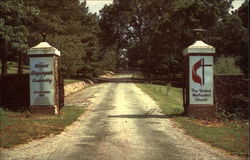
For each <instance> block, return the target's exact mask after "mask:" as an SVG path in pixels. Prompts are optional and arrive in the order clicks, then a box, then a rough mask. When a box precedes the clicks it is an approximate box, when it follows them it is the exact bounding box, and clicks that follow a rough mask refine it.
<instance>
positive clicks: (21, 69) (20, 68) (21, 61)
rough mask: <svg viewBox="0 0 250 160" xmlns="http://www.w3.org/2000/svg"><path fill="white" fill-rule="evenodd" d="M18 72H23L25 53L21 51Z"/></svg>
mask: <svg viewBox="0 0 250 160" xmlns="http://www.w3.org/2000/svg"><path fill="white" fill-rule="evenodd" d="M17 74H23V53H21V52H20V53H19V57H18V72H17Z"/></svg>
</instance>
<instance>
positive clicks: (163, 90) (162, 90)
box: [136, 83, 184, 115]
mask: <svg viewBox="0 0 250 160" xmlns="http://www.w3.org/2000/svg"><path fill="white" fill-rule="evenodd" d="M136 85H137V86H138V87H139V88H141V89H142V91H144V92H145V93H147V94H148V95H149V96H150V97H152V98H153V99H154V100H155V101H156V102H157V103H158V105H159V107H160V108H161V110H162V113H164V114H166V115H171V114H181V113H183V111H184V109H183V105H182V90H181V89H180V88H174V87H169V86H162V85H149V84H142V83H138V84H136Z"/></svg>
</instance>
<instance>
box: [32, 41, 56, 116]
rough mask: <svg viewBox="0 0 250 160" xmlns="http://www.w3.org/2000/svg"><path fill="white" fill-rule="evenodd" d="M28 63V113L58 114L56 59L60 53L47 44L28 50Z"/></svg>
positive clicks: (42, 43)
mask: <svg viewBox="0 0 250 160" xmlns="http://www.w3.org/2000/svg"><path fill="white" fill-rule="evenodd" d="M28 56H29V63H30V111H31V112H32V113H41V114H58V113H59V76H58V58H59V57H60V51H59V50H57V49H56V48H55V47H53V46H51V45H50V44H48V43H47V42H41V43H39V44H38V45H37V46H34V47H32V48H30V49H29V50H28Z"/></svg>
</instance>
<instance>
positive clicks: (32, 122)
mask: <svg viewBox="0 0 250 160" xmlns="http://www.w3.org/2000/svg"><path fill="white" fill-rule="evenodd" d="M82 113H84V107H76V106H65V107H64V108H63V109H62V111H61V114H60V115H56V116H53V115H35V114H28V113H18V112H9V111H5V110H3V109H1V108H0V122H1V124H0V133H1V134H0V147H3V148H10V147H13V146H15V145H17V144H22V143H26V142H28V141H30V140H32V139H38V138H42V137H45V136H47V135H49V134H58V133H60V132H61V131H63V130H64V128H65V127H66V126H68V125H70V124H71V123H73V122H74V121H76V120H77V118H78V117H79V116H80V115H81V114H82Z"/></svg>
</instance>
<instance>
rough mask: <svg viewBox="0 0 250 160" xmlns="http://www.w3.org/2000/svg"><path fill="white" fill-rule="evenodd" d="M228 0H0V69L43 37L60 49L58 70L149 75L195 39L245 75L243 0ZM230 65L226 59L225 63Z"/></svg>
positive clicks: (170, 71)
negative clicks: (89, 2)
mask: <svg viewBox="0 0 250 160" xmlns="http://www.w3.org/2000/svg"><path fill="white" fill-rule="evenodd" d="M231 4H232V0H115V1H114V3H113V4H111V5H106V6H104V8H103V9H102V10H101V11H100V14H99V15H97V14H93V13H90V12H89V11H88V7H87V6H86V1H84V2H80V1H79V0H1V1H0V53H1V56H0V60H1V63H2V64H1V65H2V67H1V73H2V74H7V68H8V65H7V62H8V61H14V62H17V64H18V74H22V73H23V66H24V65H27V64H28V57H27V50H28V49H29V48H30V47H33V46H35V45H36V44H38V43H39V42H41V41H42V40H43V38H42V34H43V33H45V34H46V35H47V36H46V41H47V42H48V43H50V44H51V45H52V46H54V47H56V48H57V49H59V50H60V51H61V58H60V70H61V72H62V74H63V76H64V77H79V76H98V75H100V74H102V73H103V71H105V70H111V71H116V70H117V69H136V70H141V71H142V72H143V74H144V76H145V80H146V81H147V82H150V81H151V76H152V75H163V74H165V75H173V76H175V75H178V74H181V73H182V71H183V56H182V50H183V49H184V48H186V47H188V46H189V45H191V44H193V43H194V42H195V40H197V37H196V36H195V33H194V31H193V30H194V29H197V28H198V29H205V30H206V32H204V33H203V34H202V35H201V36H200V37H199V39H201V40H203V41H204V42H206V43H207V44H210V45H212V46H214V47H215V48H216V55H215V59H216V60H217V61H218V62H221V63H220V64H218V66H220V67H221V68H219V69H218V70H220V69H221V70H223V69H228V68H230V67H228V63H226V62H227V61H228V59H230V58H233V60H232V63H235V66H236V67H239V68H240V72H241V74H244V75H245V76H248V40H249V32H248V5H249V1H248V0H245V2H244V3H243V4H242V6H241V7H240V8H238V9H237V10H235V11H232V12H231V11H230V9H231V8H232V5H231ZM229 64H230V63H229Z"/></svg>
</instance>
